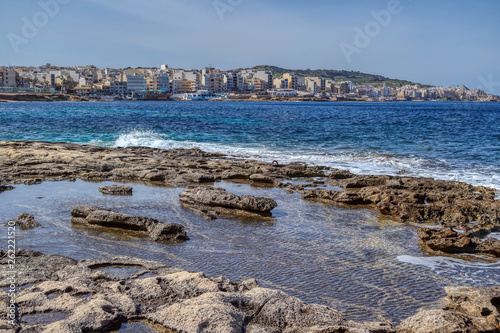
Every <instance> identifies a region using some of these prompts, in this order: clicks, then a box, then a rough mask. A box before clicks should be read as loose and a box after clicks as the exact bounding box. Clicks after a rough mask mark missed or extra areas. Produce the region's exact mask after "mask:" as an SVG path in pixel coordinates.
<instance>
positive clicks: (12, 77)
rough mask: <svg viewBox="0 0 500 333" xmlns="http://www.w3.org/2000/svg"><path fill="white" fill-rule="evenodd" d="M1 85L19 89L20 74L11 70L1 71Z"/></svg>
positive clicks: (4, 69)
mask: <svg viewBox="0 0 500 333" xmlns="http://www.w3.org/2000/svg"><path fill="white" fill-rule="evenodd" d="M0 77H1V80H0V81H1V84H2V86H4V87H13V88H15V87H17V86H18V85H19V84H20V81H21V79H20V77H19V74H18V73H17V72H16V71H15V70H14V69H10V68H3V69H1V70H0Z"/></svg>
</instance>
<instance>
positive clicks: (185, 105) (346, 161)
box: [0, 101, 500, 189]
mask: <svg viewBox="0 0 500 333" xmlns="http://www.w3.org/2000/svg"><path fill="white" fill-rule="evenodd" d="M0 140H43V141H62V142H74V143H79V144H91V145H98V146H107V147H127V146H148V147H156V148H167V149H168V148H200V149H202V150H204V151H209V152H220V153H225V154H228V155H232V156H237V157H242V158H252V159H259V160H263V161H273V160H276V161H278V162H280V163H286V162H297V161H300V162H306V163H308V164H312V165H325V166H330V167H335V168H340V169H348V170H350V171H351V172H353V173H359V174H391V175H393V174H397V173H400V172H404V173H408V174H409V175H411V176H425V177H435V178H439V179H445V180H458V181H464V182H467V183H470V184H473V185H484V186H488V187H494V188H497V189H500V103H494V102H491V103H479V102H478V103H474V102H470V103H469V102H394V103H376V102H375V103H364V102H360V103H356V102H347V103H346V102H344V103H339V102H325V103H319V102H155V101H151V102H146V101H122V102H107V103H105V102H88V103H87V102H75V103H72V102H66V103H44V102H38V103H0Z"/></svg>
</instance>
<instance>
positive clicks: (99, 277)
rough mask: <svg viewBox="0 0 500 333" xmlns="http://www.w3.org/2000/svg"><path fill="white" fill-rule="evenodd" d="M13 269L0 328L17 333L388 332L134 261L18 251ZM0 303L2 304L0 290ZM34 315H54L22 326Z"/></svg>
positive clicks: (251, 287) (260, 291) (3, 279)
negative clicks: (162, 331)
mask: <svg viewBox="0 0 500 333" xmlns="http://www.w3.org/2000/svg"><path fill="white" fill-rule="evenodd" d="M0 254H1V257H2V259H0V266H3V267H2V270H1V271H0V287H6V286H8V284H9V283H10V282H9V281H8V274H7V273H6V270H5V269H3V268H4V267H5V266H6V265H7V262H6V260H5V252H3V251H2V252H0ZM43 260H45V261H46V262H47V263H49V265H44V264H42V262H43ZM127 267H134V268H136V269H137V272H136V273H133V274H130V275H129V276H128V277H125V278H124V277H117V276H114V275H113V274H111V273H109V272H107V271H106V270H107V269H109V268H114V269H123V268H127ZM17 269H18V271H19V275H20V276H22V277H23V279H24V280H22V282H23V283H24V282H28V281H29V283H30V284H29V285H26V284H25V285H24V286H23V287H22V288H21V290H20V291H18V295H17V298H16V305H17V311H18V319H19V323H18V324H17V325H16V326H15V327H11V326H9V323H8V322H7V321H6V320H4V319H3V318H6V311H7V308H6V307H5V306H2V307H1V308H0V314H1V315H2V319H1V320H0V327H1V328H3V329H13V330H16V329H17V330H19V331H20V332H54V333H55V332H57V333H59V332H82V331H83V332H90V331H92V332H106V331H111V330H117V329H119V328H120V325H121V324H122V323H123V322H127V321H131V320H142V319H149V321H150V322H151V323H154V324H157V325H160V326H161V327H163V328H166V329H170V330H174V331H177V332H188V333H191V332H193V333H194V332H207V333H210V332H214V333H219V332H228V333H232V332H235V333H236V332H238V333H239V332H254V333H255V332H318V333H319V332H360V333H361V332H394V330H393V329H392V327H391V326H390V325H389V324H387V323H357V322H353V321H349V320H346V319H345V318H344V317H343V315H342V314H340V313H339V312H338V311H335V310H333V309H331V308H329V307H326V306H322V305H316V304H308V303H305V302H303V301H301V300H299V299H298V298H295V297H292V296H289V295H287V294H285V293H283V292H281V291H277V290H272V289H267V288H260V287H259V286H258V285H257V283H256V282H255V280H249V281H244V282H241V283H233V282H231V281H229V280H227V279H225V278H222V277H219V278H212V277H207V276H205V275H204V274H203V273H201V272H188V271H184V270H180V269H177V268H172V267H169V266H166V265H162V264H160V263H157V262H151V261H146V260H141V259H136V258H129V257H114V258H105V259H92V260H81V261H75V260H72V259H69V258H64V257H60V256H49V255H43V254H41V253H38V252H33V251H26V250H21V251H19V253H18V254H17ZM29 276H31V278H29V279H27V277H29ZM0 300H1V302H2V303H4V304H5V302H7V301H8V296H7V294H6V293H5V292H3V291H0ZM40 314H46V315H50V314H54V315H53V316H52V317H51V318H52V320H46V321H45V322H43V323H42V322H36V323H32V322H29V320H28V318H29V317H30V316H33V315H40ZM56 314H58V315H56ZM61 314H62V315H61Z"/></svg>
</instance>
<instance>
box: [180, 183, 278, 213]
mask: <svg viewBox="0 0 500 333" xmlns="http://www.w3.org/2000/svg"><path fill="white" fill-rule="evenodd" d="M179 198H180V201H181V202H182V203H183V204H184V205H185V206H188V207H190V208H193V209H195V210H198V211H200V212H202V213H204V214H205V215H208V216H211V217H213V218H216V217H218V216H247V217H270V216H271V210H273V209H274V208H275V207H276V206H277V203H276V201H274V200H273V199H270V198H264V197H254V196H251V195H236V194H234V193H230V192H227V191H226V190H225V189H222V188H217V187H194V188H188V189H187V190H185V191H184V192H182V193H181V194H180V195H179Z"/></svg>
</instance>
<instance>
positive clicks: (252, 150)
mask: <svg viewBox="0 0 500 333" xmlns="http://www.w3.org/2000/svg"><path fill="white" fill-rule="evenodd" d="M91 144H97V145H104V146H114V147H130V146H143V147H152V148H162V149H173V148H184V149H190V148H199V149H201V150H203V151H207V152H212V153H223V154H226V155H229V156H233V157H238V158H252V159H258V160H262V161H266V162H271V161H274V160H276V161H278V162H280V163H291V162H306V163H308V164H311V165H324V166H328V167H333V168H338V169H347V170H350V171H351V172H353V173H357V174H375V175H377V174H389V175H396V174H401V173H402V172H403V173H404V174H407V175H409V176H420V177H433V178H438V179H444V180H455V181H463V182H466V183H470V184H473V185H483V186H488V187H493V188H496V189H500V175H498V174H496V173H495V172H494V171H493V170H491V172H490V171H489V170H488V169H487V167H484V168H483V169H476V170H471V169H460V168H457V167H454V166H453V165H451V164H450V163H449V162H448V161H446V160H429V159H424V158H419V157H416V156H395V155H380V154H373V153H356V152H345V151H341V152H335V151H334V152H326V151H315V150H314V149H313V148H308V147H294V148H293V149H289V148H284V147H279V146H274V145H273V146H272V147H271V146H266V145H265V144H263V143H260V144H254V143H231V144H223V143H216V142H197V141H192V140H176V139H174V138H172V137H170V136H169V135H166V134H160V133H157V132H154V131H143V130H133V131H130V132H128V133H123V134H120V135H119V136H118V138H117V139H116V140H115V141H109V142H105V141H99V142H91Z"/></svg>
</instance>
